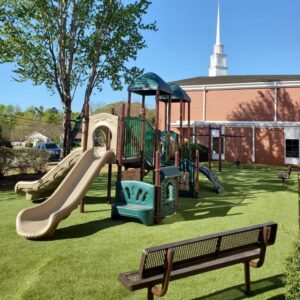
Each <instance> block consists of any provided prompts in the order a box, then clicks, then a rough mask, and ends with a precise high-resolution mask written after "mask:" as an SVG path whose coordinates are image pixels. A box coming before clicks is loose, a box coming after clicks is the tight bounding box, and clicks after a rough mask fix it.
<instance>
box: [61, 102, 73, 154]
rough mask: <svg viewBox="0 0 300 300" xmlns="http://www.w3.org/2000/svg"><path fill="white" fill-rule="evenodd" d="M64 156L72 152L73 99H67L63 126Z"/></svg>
mask: <svg viewBox="0 0 300 300" xmlns="http://www.w3.org/2000/svg"><path fill="white" fill-rule="evenodd" d="M62 146H63V147H62V148H63V149H62V150H63V151H62V158H64V157H66V156H67V155H68V154H69V153H70V149H71V101H65V105H64V128H63V145H62Z"/></svg>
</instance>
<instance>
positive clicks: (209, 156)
mask: <svg viewBox="0 0 300 300" xmlns="http://www.w3.org/2000/svg"><path fill="white" fill-rule="evenodd" d="M211 156H212V151H211V126H210V125H208V168H209V169H210V170H211Z"/></svg>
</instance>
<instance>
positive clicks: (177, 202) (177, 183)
mask: <svg viewBox="0 0 300 300" xmlns="http://www.w3.org/2000/svg"><path fill="white" fill-rule="evenodd" d="M175 167H177V168H179V152H178V151H176V152H175ZM178 194H179V178H177V180H176V195H175V197H176V199H175V201H176V202H175V203H176V213H178V212H179V197H178Z"/></svg>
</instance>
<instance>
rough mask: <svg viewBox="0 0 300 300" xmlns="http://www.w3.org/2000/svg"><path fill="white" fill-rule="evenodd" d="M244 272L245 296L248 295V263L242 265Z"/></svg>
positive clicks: (249, 291)
mask: <svg viewBox="0 0 300 300" xmlns="http://www.w3.org/2000/svg"><path fill="white" fill-rule="evenodd" d="M244 272H245V293H246V295H250V293H251V289H250V264H249V262H248V261H247V262H245V263H244Z"/></svg>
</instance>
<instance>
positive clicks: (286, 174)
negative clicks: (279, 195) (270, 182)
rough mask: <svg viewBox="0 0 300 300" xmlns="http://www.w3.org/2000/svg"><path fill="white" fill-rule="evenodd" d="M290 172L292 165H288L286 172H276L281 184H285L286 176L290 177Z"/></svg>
mask: <svg viewBox="0 0 300 300" xmlns="http://www.w3.org/2000/svg"><path fill="white" fill-rule="evenodd" d="M291 173H292V166H289V167H288V170H287V172H279V173H278V179H280V180H281V183H282V185H285V182H286V180H287V179H288V178H290V175H291Z"/></svg>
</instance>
